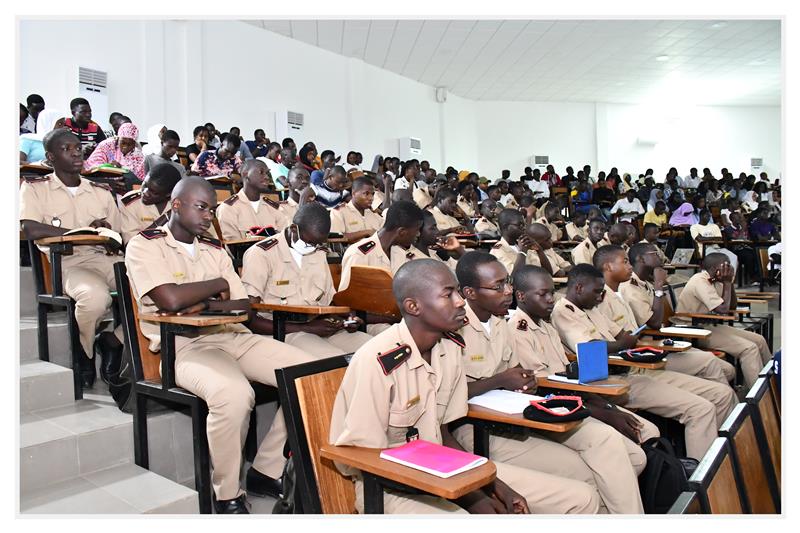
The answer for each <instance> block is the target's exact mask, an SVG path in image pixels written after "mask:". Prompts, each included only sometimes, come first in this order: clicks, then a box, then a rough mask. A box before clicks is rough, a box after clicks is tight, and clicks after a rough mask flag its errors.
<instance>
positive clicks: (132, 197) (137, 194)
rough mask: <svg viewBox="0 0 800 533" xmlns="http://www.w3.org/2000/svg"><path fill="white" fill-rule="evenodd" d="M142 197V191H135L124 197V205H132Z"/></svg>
mask: <svg viewBox="0 0 800 533" xmlns="http://www.w3.org/2000/svg"><path fill="white" fill-rule="evenodd" d="M141 197H142V191H135V192H132V193H130V194H126V195H125V196H123V197H122V203H123V205H130V204H131V202H133V201H134V200H138V199H139V198H141Z"/></svg>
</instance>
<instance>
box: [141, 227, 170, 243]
mask: <svg viewBox="0 0 800 533" xmlns="http://www.w3.org/2000/svg"><path fill="white" fill-rule="evenodd" d="M139 235H141V236H142V237H144V238H145V239H147V240H148V241H149V240H152V239H161V238H162V237H166V236H167V232H166V231H164V230H163V229H159V228H151V229H143V230H142V231H140V232H139Z"/></svg>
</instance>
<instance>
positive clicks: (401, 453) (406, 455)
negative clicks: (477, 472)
mask: <svg viewBox="0 0 800 533" xmlns="http://www.w3.org/2000/svg"><path fill="white" fill-rule="evenodd" d="M381 459H388V460H389V461H393V462H395V463H400V464H401V465H405V466H410V467H411V468H416V469H417V470H422V471H423V472H427V473H428V474H433V475H434V476H439V477H443V478H448V477H451V476H454V475H456V474H460V473H461V472H466V471H467V470H472V469H473V468H477V467H479V466H481V465H482V464H484V463H485V462H486V461H487V459H486V457H481V456H480V455H474V454H471V453H468V452H464V451H461V450H456V449H454V448H448V447H447V446H442V445H440V444H434V443H433V442H428V441H426V440H412V441H411V442H407V443H405V444H403V445H402V446H400V447H398V448H391V449H388V450H383V451H382V452H381Z"/></svg>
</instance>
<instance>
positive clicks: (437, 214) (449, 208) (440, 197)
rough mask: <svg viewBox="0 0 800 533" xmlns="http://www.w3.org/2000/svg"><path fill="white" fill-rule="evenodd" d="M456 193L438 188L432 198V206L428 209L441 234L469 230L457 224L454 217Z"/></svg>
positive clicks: (456, 207)
mask: <svg viewBox="0 0 800 533" xmlns="http://www.w3.org/2000/svg"><path fill="white" fill-rule="evenodd" d="M456 197H457V195H456V193H455V192H454V191H453V190H452V189H449V188H447V187H440V188H439V190H437V191H436V196H435V197H434V206H433V207H431V208H430V209H429V211H430V212H431V213H432V214H433V216H434V218H436V225H437V226H438V227H439V231H440V232H441V233H448V232H453V231H459V230H462V229H469V228H468V227H467V226H466V225H465V224H463V223H462V222H459V220H458V219H457V218H455V217H456V213H457V210H459V208H458V206H457V205H456Z"/></svg>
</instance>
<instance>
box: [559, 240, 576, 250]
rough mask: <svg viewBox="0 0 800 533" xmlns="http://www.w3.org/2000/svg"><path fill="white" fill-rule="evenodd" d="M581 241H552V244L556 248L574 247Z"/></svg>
mask: <svg viewBox="0 0 800 533" xmlns="http://www.w3.org/2000/svg"><path fill="white" fill-rule="evenodd" d="M580 243H581V241H553V246H554V247H556V248H570V249H571V248H575V247H576V246H577V245H579V244H580Z"/></svg>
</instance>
